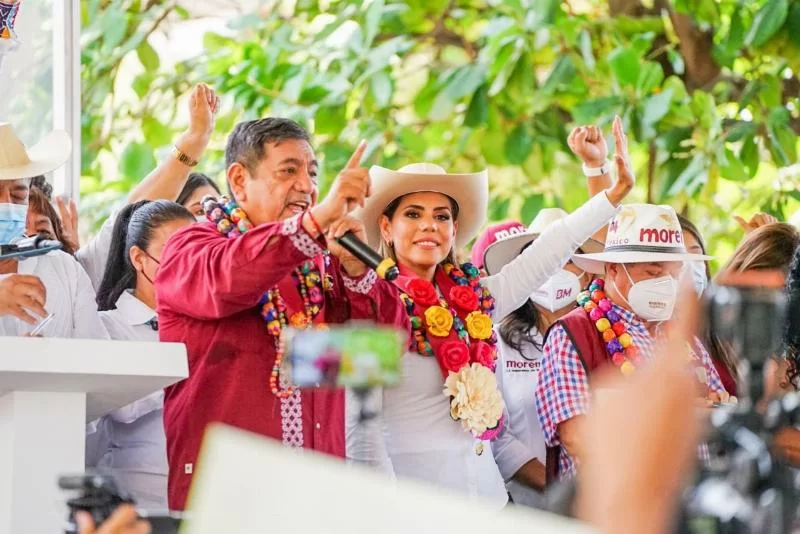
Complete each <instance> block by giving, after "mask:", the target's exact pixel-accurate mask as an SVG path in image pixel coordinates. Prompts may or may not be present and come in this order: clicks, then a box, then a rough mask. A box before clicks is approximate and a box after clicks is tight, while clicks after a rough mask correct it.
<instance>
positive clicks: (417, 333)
mask: <svg viewBox="0 0 800 534" xmlns="http://www.w3.org/2000/svg"><path fill="white" fill-rule="evenodd" d="M442 268H443V269H444V272H445V274H446V275H447V276H449V277H450V279H451V280H453V281H454V282H455V283H456V284H458V285H459V286H465V287H469V288H470V289H472V290H473V291H475V293H476V294H477V295H478V300H479V302H480V311H482V312H483V313H485V314H487V315H489V316H490V317H491V315H492V312H493V311H494V302H495V301H494V297H493V296H492V294H491V293H490V292H489V290H488V289H486V288H485V287H483V286H481V285H480V279H481V277H480V271H479V270H478V269H477V268H476V267H475V266H474V265H472V264H471V263H465V264H464V265H463V270H462V269H459V268H458V267H456V266H455V265H453V264H452V263H447V264H445V265H443V266H442ZM400 298H401V299H402V301H403V304H405V307H406V313H407V314H408V316H409V318H410V320H411V328H412V330H413V332H414V341H415V342H416V347H415V350H416V351H417V353H419V354H420V355H421V356H434V351H433V347H431V344H430V342H429V341H428V336H427V334H426V333H425V328H424V326H423V325H424V319H423V318H422V317H420V316H419V315H417V314H416V313H414V299H412V298H411V296H410V295H408V293H406V292H405V291H401V292H400ZM439 305H440V306H441V307H443V308H445V309H446V310H448V311H449V312H450V313H451V314H452V316H453V329H454V330H455V331H456V334H457V335H458V339H460V340H461V341H463V342H464V343H465V344H466V345H467V346H469V345H470V341H469V332H468V331H467V328H466V327H465V326H464V322H463V321H462V320H461V318H460V317H459V316H458V314H457V313H456V310H455V309H454V308H453V307H452V306H450V305H449V304H448V303H447V301H446V300H445V299H443V298H440V299H439ZM496 342H497V338H496V334H495V333H494V332H492V338H491V339H490V340H489V343H491V344H495V343H496Z"/></svg>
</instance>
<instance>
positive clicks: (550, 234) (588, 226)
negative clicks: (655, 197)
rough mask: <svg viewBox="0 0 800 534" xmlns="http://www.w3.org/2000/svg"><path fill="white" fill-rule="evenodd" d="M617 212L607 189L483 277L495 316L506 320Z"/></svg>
mask: <svg viewBox="0 0 800 534" xmlns="http://www.w3.org/2000/svg"><path fill="white" fill-rule="evenodd" d="M616 212H617V208H615V207H614V206H613V205H612V204H611V202H609V200H608V197H606V195H605V193H600V194H598V195H595V196H594V197H592V198H591V199H589V201H588V202H586V203H585V204H584V205H583V206H581V207H580V208H578V209H577V210H575V211H574V212H572V213H571V214H570V215H568V216H567V217H565V218H564V219H561V220H560V221H556V222H555V223H553V224H551V225H550V226H549V227H548V228H547V229H546V230H545V231H544V232H542V234H541V235H540V236H539V237H538V238H537V239H536V240H535V241H534V242H533V244H532V245H531V246H529V247H528V248H527V249H525V252H523V253H522V254H521V255H519V256H517V257H516V258H514V260H513V261H511V262H510V263H508V264H507V265H506V266H505V267H503V269H502V270H501V271H500V272H499V273H497V274H494V275H492V276H487V277H486V278H483V279H482V280H481V284H482V285H483V286H484V287H486V288H487V289H489V291H490V292H491V293H492V296H494V298H495V309H494V315H493V317H492V319H494V321H495V322H499V321H501V320H503V319H504V318H505V317H506V315H508V314H509V313H511V312H513V311H514V310H516V309H517V308H519V307H520V306H521V305H522V304H523V303H524V302H525V300H526V299H527V298H528V297H529V296H530V295H531V293H533V292H534V291H536V290H537V289H539V287H541V286H542V284H544V283H545V282H547V280H548V278H550V277H551V276H553V275H554V274H556V273H557V272H558V270H559V269H561V268H562V267H563V266H564V265H565V264H566V263H567V261H569V258H570V256H572V254H573V253H574V252H575V250H576V249H577V248H578V247H579V246H581V244H582V243H583V242H584V241H586V240H587V239H589V238H590V237H592V235H594V233H595V232H596V231H597V230H599V229H600V228H602V227H603V226H604V225H606V224H607V223H608V222H609V221H610V220H611V219H612V218H613V217H614V214H615V213H616Z"/></svg>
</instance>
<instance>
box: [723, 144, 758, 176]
mask: <svg viewBox="0 0 800 534" xmlns="http://www.w3.org/2000/svg"><path fill="white" fill-rule="evenodd" d="M717 164H718V165H719V172H720V176H721V177H722V178H724V179H725V180H729V181H731V182H746V181H747V180H748V179H749V178H750V175H749V174H748V173H747V170H746V169H745V168H744V165H743V164H742V162H741V160H739V158H738V157H736V154H734V153H733V151H732V150H731V149H729V148H726V149H725V159H724V160H723V161H720V160H719V159H718V160H717Z"/></svg>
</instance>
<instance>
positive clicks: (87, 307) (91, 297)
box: [70, 261, 110, 339]
mask: <svg viewBox="0 0 800 534" xmlns="http://www.w3.org/2000/svg"><path fill="white" fill-rule="evenodd" d="M71 267H72V268H71V270H70V272H71V273H72V276H74V279H75V285H74V291H75V293H74V294H73V295H72V337H73V338H76V339H110V336H109V335H108V330H106V327H105V325H104V324H103V320H102V319H101V318H100V313H99V312H98V311H97V302H96V301H95V293H94V289H93V288H92V283H91V281H90V280H89V277H88V276H87V274H86V272H85V271H84V270H83V268H82V267H81V266H80V265H79V264H78V263H77V262H75V261H72V265H71Z"/></svg>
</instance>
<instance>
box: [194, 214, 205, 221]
mask: <svg viewBox="0 0 800 534" xmlns="http://www.w3.org/2000/svg"><path fill="white" fill-rule="evenodd" d="M194 220H195V221H197V222H208V219H206V216H205V215H195V216H194Z"/></svg>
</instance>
